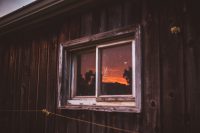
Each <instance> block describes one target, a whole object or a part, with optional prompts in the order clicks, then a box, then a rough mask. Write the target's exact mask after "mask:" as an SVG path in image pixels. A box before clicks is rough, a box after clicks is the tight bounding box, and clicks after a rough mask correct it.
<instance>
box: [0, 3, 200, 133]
mask: <svg viewBox="0 0 200 133" xmlns="http://www.w3.org/2000/svg"><path fill="white" fill-rule="evenodd" d="M73 11H75V10H73ZM73 11H71V12H70V13H69V14H68V13H66V14H64V15H61V16H58V17H56V18H52V19H51V20H48V21H45V22H43V23H40V24H38V25H35V26H33V27H34V28H32V29H31V28H30V29H22V30H18V31H16V32H13V33H9V34H7V35H4V36H1V37H0V74H1V76H0V89H1V93H0V132H5V133H36V132H37V133H83V132H84V133H119V132H122V131H117V130H113V129H110V128H108V127H100V126H97V125H92V124H89V123H82V122H78V121H76V120H70V119H66V118H62V117H56V116H54V115H49V116H45V115H44V114H42V113H41V112H32V111H31V110H41V109H43V108H46V109H48V110H49V111H51V112H54V113H58V114H62V115H64V116H67V117H73V118H76V119H83V120H87V121H89V122H94V123H99V124H103V125H107V126H113V127H117V128H122V129H126V130H130V131H132V132H135V133H139V132H140V133H169V132H170V133H177V132H181V133H198V132H199V130H200V124H199V120H200V113H199V112H200V106H199V100H200V89H199V88H200V85H199V82H200V76H199V75H200V52H199V51H200V40H199V38H200V32H199V31H200V26H199V23H200V20H199V17H198V15H197V14H198V11H199V7H198V4H197V3H196V2H195V1H194V0H193V1H181V0H170V1H167V2H165V3H161V2H160V1H158V0H154V1H153V0H150V1H149V0H143V1H140V2H138V1H135V0H125V1H120V0H118V1H109V2H106V1H103V2H102V3H101V2H98V5H95V3H93V4H91V5H88V8H87V9H86V8H84V7H83V8H81V7H80V8H79V9H77V10H76V12H74V13H73ZM134 24H141V26H142V36H141V37H142V42H141V43H142V64H143V65H142V112H141V113H116V112H115V113H113V112H98V111H84V110H82V111H81V110H79V111H75V110H66V109H57V78H58V75H57V67H58V65H57V63H58V49H59V47H58V46H59V44H60V43H65V42H66V41H69V40H73V39H80V38H89V36H90V35H94V34H97V33H102V34H103V33H104V32H106V31H108V32H109V31H111V30H114V29H117V28H123V27H127V26H130V25H134ZM172 26H179V27H180V28H181V32H180V33H178V34H172V33H171V32H170V28H171V27H172ZM61 91H63V90H61ZM63 92H64V91H63ZM9 110H28V112H9Z"/></svg>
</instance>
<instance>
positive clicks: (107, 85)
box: [100, 44, 132, 95]
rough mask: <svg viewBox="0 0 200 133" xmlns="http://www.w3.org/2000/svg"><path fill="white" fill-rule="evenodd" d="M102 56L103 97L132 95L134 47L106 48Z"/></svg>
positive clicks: (125, 45) (126, 45)
mask: <svg viewBox="0 0 200 133" xmlns="http://www.w3.org/2000/svg"><path fill="white" fill-rule="evenodd" d="M100 55H101V66H100V73H101V75H100V80H101V83H100V86H101V95H129V94H130V95H131V94H132V45H131V44H121V45H117V46H116V45H115V46H111V47H105V48H102V49H101V50H100Z"/></svg>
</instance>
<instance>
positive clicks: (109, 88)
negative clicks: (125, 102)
mask: <svg viewBox="0 0 200 133" xmlns="http://www.w3.org/2000/svg"><path fill="white" fill-rule="evenodd" d="M122 77H123V78H125V79H126V81H127V84H122V83H119V82H115V83H111V82H101V94H102V95H129V94H131V93H132V67H129V68H128V69H124V72H123V75H122Z"/></svg>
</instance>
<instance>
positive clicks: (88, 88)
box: [77, 70, 95, 96]
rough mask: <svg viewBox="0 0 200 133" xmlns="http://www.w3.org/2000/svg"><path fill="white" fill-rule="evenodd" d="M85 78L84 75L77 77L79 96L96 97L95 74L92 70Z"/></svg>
mask: <svg viewBox="0 0 200 133" xmlns="http://www.w3.org/2000/svg"><path fill="white" fill-rule="evenodd" d="M84 77H85V78H83V76H82V74H78V77H77V96H94V95H95V74H94V72H93V71H92V70H89V71H88V72H86V73H85V76H84Z"/></svg>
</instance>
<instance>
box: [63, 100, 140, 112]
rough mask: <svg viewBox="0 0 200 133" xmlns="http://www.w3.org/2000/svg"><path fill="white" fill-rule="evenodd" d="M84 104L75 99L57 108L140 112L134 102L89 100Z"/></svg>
mask: <svg viewBox="0 0 200 133" xmlns="http://www.w3.org/2000/svg"><path fill="white" fill-rule="evenodd" d="M84 104H85V105H84ZM84 104H83V103H80V102H78V101H77V100H70V101H69V103H68V104H67V105H65V106H62V107H59V109H69V110H91V111H104V112H129V113H140V108H137V106H136V104H135V102H91V101H90V103H87V105H86V103H84Z"/></svg>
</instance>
